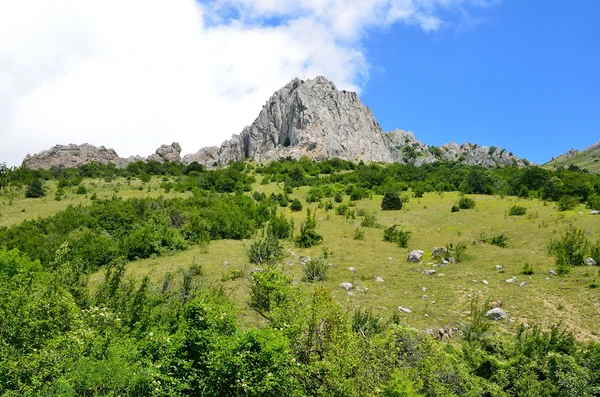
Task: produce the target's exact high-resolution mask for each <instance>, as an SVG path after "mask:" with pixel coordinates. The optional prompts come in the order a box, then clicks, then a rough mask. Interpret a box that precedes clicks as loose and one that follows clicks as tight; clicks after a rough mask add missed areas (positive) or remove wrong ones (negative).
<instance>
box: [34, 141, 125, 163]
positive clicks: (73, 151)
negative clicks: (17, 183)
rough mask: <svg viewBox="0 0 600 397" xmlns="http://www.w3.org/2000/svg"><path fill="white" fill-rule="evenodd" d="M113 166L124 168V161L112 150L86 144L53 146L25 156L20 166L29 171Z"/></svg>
mask: <svg viewBox="0 0 600 397" xmlns="http://www.w3.org/2000/svg"><path fill="white" fill-rule="evenodd" d="M92 162H96V163H100V164H114V165H116V166H118V167H121V166H124V160H123V159H122V158H120V157H119V156H118V155H117V152H115V151H114V149H107V148H105V147H104V146H100V147H96V146H93V145H90V144H88V143H84V144H81V145H75V144H73V143H71V144H69V145H55V146H52V147H51V148H50V149H48V150H44V151H42V152H40V153H37V154H34V155H33V156H32V155H29V154H28V155H27V156H25V159H24V160H23V163H22V165H23V166H25V167H28V168H30V169H43V170H47V169H50V168H52V167H64V168H75V167H78V166H80V165H82V164H87V163H92Z"/></svg>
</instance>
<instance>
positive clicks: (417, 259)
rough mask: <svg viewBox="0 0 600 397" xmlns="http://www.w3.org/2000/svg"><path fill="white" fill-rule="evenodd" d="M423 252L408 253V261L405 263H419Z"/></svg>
mask: <svg viewBox="0 0 600 397" xmlns="http://www.w3.org/2000/svg"><path fill="white" fill-rule="evenodd" d="M423 253H424V251H421V250H413V251H411V252H410V254H408V259H407V261H409V262H413V263H416V262H420V261H421V257H422V256H423Z"/></svg>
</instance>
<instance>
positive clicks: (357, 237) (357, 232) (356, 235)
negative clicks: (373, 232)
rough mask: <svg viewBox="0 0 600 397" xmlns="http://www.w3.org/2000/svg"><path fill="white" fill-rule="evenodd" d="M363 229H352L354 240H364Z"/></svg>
mask: <svg viewBox="0 0 600 397" xmlns="http://www.w3.org/2000/svg"><path fill="white" fill-rule="evenodd" d="M364 239H365V231H364V230H363V229H361V228H356V229H354V240H364Z"/></svg>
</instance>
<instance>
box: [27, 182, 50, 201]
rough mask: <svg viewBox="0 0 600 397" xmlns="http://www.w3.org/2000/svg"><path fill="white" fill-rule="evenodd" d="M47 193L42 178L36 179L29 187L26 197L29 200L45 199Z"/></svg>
mask: <svg viewBox="0 0 600 397" xmlns="http://www.w3.org/2000/svg"><path fill="white" fill-rule="evenodd" d="M45 195H46V192H44V183H43V182H42V180H41V179H40V178H35V179H34V180H33V182H31V184H30V185H29V186H27V191H26V192H25V197H27V198H40V197H44V196H45Z"/></svg>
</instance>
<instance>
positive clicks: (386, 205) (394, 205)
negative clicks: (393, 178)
mask: <svg viewBox="0 0 600 397" xmlns="http://www.w3.org/2000/svg"><path fill="white" fill-rule="evenodd" d="M381 209H382V210H384V211H393V210H401V209H402V200H401V199H400V195H399V194H398V192H386V193H385V195H384V196H383V200H382V201H381Z"/></svg>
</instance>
